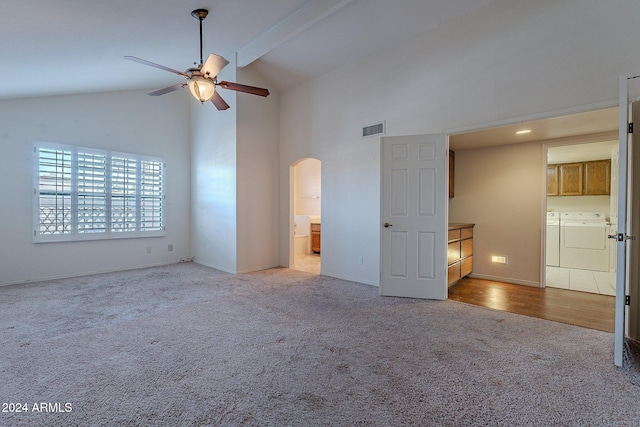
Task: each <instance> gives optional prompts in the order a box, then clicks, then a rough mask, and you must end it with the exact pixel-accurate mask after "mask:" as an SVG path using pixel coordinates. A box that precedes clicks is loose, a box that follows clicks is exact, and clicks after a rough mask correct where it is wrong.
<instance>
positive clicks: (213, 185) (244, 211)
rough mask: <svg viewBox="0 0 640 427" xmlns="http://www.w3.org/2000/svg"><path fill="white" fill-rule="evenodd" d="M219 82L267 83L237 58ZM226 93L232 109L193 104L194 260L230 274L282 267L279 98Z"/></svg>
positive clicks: (222, 74) (223, 95)
mask: <svg viewBox="0 0 640 427" xmlns="http://www.w3.org/2000/svg"><path fill="white" fill-rule="evenodd" d="M219 78H220V80H230V81H240V82H242V83H243V84H249V85H253V86H260V87H266V86H267V84H266V82H264V80H262V79H261V77H260V76H258V75H257V74H256V73H255V72H254V71H253V70H252V69H251V68H250V67H249V68H245V69H236V67H235V60H232V61H231V64H229V65H228V66H227V67H225V69H224V70H223V71H222V72H221V74H220V76H219ZM271 92H272V93H271V94H270V95H269V96H268V97H267V98H263V97H258V96H254V95H249V94H244V93H236V92H234V91H230V90H224V89H221V90H220V94H221V95H222V97H223V98H224V99H225V100H226V101H227V103H228V104H229V105H230V107H231V108H229V109H228V110H225V111H218V110H216V109H215V107H214V106H213V105H212V104H211V103H208V104H205V105H198V104H197V103H195V105H194V106H193V107H192V109H191V113H192V122H191V139H192V153H193V155H192V165H193V169H192V177H193V178H192V179H193V183H192V192H193V204H192V217H193V254H194V261H195V262H197V263H200V264H203V265H207V266H210V267H214V268H217V269H220V270H223V271H227V272H231V273H242V272H249V271H256V270H261V269H265V268H270V267H276V266H278V265H279V262H278V261H279V260H278V225H279V224H278V197H277V195H278V138H279V118H278V115H279V113H278V109H279V98H278V94H277V93H275V92H274V91H273V90H272V91H271Z"/></svg>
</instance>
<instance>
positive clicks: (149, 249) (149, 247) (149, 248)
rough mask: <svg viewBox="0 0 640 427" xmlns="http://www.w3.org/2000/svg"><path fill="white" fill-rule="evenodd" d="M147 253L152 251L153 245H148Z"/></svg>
mask: <svg viewBox="0 0 640 427" xmlns="http://www.w3.org/2000/svg"><path fill="white" fill-rule="evenodd" d="M147 253H148V254H150V253H151V246H147Z"/></svg>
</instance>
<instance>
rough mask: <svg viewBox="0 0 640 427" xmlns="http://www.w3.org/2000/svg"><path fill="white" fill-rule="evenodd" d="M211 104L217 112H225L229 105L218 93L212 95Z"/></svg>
mask: <svg viewBox="0 0 640 427" xmlns="http://www.w3.org/2000/svg"><path fill="white" fill-rule="evenodd" d="M211 102H213V105H215V106H216V108H217V109H218V110H219V111H222V110H226V109H227V108H229V104H227V103H226V102H225V100H224V99H222V97H221V96H220V94H219V93H218V91H216V92H214V93H213V98H211Z"/></svg>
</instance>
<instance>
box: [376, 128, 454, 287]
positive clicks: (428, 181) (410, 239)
mask: <svg viewBox="0 0 640 427" xmlns="http://www.w3.org/2000/svg"><path fill="white" fill-rule="evenodd" d="M381 145H382V147H381V157H382V159H381V160H382V182H381V187H382V196H381V215H380V216H381V220H382V224H381V227H382V228H381V230H382V231H381V242H380V248H381V256H380V265H381V277H380V295H386V296H399V297H410V298H428V299H446V298H447V269H446V264H447V261H446V252H447V223H448V219H447V208H448V205H447V197H448V179H447V176H448V175H447V172H448V155H449V140H448V137H447V136H446V135H417V136H401V137H387V138H382V142H381Z"/></svg>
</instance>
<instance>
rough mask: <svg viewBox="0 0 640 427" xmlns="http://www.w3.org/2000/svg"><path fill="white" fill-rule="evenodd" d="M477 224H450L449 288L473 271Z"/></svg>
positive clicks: (448, 247)
mask: <svg viewBox="0 0 640 427" xmlns="http://www.w3.org/2000/svg"><path fill="white" fill-rule="evenodd" d="M474 225H475V224H449V239H448V240H449V244H448V246H447V265H448V267H449V273H448V277H449V279H448V283H449V286H451V285H452V284H454V283H455V282H457V281H458V280H460V279H461V278H463V277H465V276H467V275H469V274H471V272H472V271H473V227H474Z"/></svg>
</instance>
